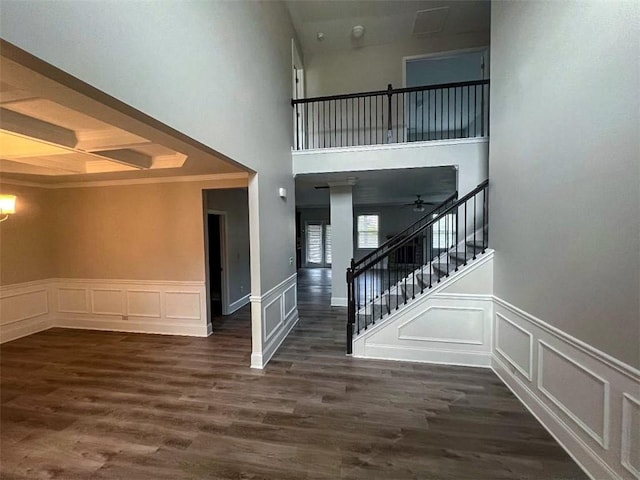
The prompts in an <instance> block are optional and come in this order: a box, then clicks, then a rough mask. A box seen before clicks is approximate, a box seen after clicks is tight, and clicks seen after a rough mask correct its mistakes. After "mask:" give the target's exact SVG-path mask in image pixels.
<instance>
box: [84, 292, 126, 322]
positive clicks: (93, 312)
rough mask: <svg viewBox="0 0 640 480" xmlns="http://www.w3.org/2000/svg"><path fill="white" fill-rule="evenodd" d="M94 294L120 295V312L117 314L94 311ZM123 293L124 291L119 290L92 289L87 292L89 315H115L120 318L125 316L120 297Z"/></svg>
mask: <svg viewBox="0 0 640 480" xmlns="http://www.w3.org/2000/svg"><path fill="white" fill-rule="evenodd" d="M96 292H114V293H115V292H117V293H119V294H120V311H119V312H106V311H104V312H102V311H100V310H96V297H95V293H96ZM123 293H124V290H122V289H121V288H92V289H91V290H90V292H89V296H90V298H91V302H90V305H91V313H92V314H93V315H117V316H121V315H126V314H127V313H126V312H127V311H126V310H125V309H124V308H123V305H122V302H123V299H122V295H123Z"/></svg>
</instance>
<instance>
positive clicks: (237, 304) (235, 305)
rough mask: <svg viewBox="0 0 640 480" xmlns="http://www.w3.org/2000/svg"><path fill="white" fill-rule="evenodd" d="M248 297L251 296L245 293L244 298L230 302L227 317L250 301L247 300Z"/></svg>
mask: <svg viewBox="0 0 640 480" xmlns="http://www.w3.org/2000/svg"><path fill="white" fill-rule="evenodd" d="M250 297H251V294H249V293H247V294H246V295H245V296H244V297H240V298H239V299H238V300H236V301H234V302H231V303H230V304H229V311H228V315H231V314H232V313H234V312H236V311H238V310H240V309H241V308H242V307H244V306H245V305H247V304H248V303H249V301H250V300H249V298H250Z"/></svg>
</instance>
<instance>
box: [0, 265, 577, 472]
mask: <svg viewBox="0 0 640 480" xmlns="http://www.w3.org/2000/svg"><path fill="white" fill-rule="evenodd" d="M329 286H330V277H329V271H328V270H302V271H301V272H300V276H299V309H300V322H299V325H298V326H297V328H296V329H295V330H294V331H293V332H292V333H291V335H290V336H289V338H288V339H287V340H286V341H285V343H284V344H283V346H282V347H281V349H280V350H279V352H278V353H277V354H276V356H275V357H274V358H273V360H272V361H271V362H270V364H269V365H268V367H267V368H266V369H265V370H264V371H260V370H252V369H250V368H248V365H249V357H250V313H249V309H248V308H244V309H242V310H241V311H240V312H238V313H237V314H235V315H233V316H230V317H228V318H224V319H219V320H217V321H216V322H215V324H214V329H215V333H214V335H213V336H211V337H209V338H188V337H175V336H160V335H139V334H125V333H109V332H92V331H80V330H64V329H52V330H48V331H46V332H42V333H38V334H36V335H32V336H29V337H26V338H22V339H19V340H16V341H13V342H10V343H7V344H4V345H2V347H1V349H0V354H1V358H0V360H1V366H2V370H1V394H2V398H1V402H2V403H1V424H0V436H1V441H2V443H1V445H0V447H1V450H0V460H1V467H0V478H2V479H13V478H20V479H23V478H29V479H40V478H55V479H76V478H78V479H127V480H129V479H130V480H137V479H153V480H160V479H172V480H175V479H238V480H239V479H277V480H287V479H295V480H303V479H362V478H365V479H368V480H371V479H385V480H392V479H434V480H435V479H455V480H458V479H478V480H482V479H522V480H524V479H529V480H532V479H584V478H586V476H585V475H584V474H583V473H582V472H581V471H580V470H579V468H578V467H577V466H576V465H575V463H574V462H573V461H572V460H571V459H570V458H569V457H568V456H567V454H566V453H564V451H563V450H562V448H560V446H558V444H557V443H556V442H555V441H554V440H553V439H552V438H551V437H550V436H549V435H548V434H547V433H546V431H545V430H544V429H543V428H542V427H541V426H540V425H539V424H538V423H537V422H536V420H535V419H534V418H533V417H532V416H531V415H530V414H529V413H528V412H527V411H526V410H525V409H524V407H522V406H521V404H520V403H519V402H518V400H517V399H516V398H515V397H514V396H513V395H512V394H511V393H510V392H509V391H508V390H507V388H506V387H505V386H504V385H503V384H502V383H501V382H500V380H499V379H498V378H497V377H496V376H495V375H494V374H493V373H492V372H491V371H490V370H486V369H473V368H461V367H446V366H431V365H419V364H412V363H403V362H384V361H368V360H358V359H352V358H349V357H346V356H345V355H344V354H343V352H344V343H345V332H344V322H345V320H344V316H345V311H344V309H339V308H331V307H329V306H328V303H329V302H328V299H329Z"/></svg>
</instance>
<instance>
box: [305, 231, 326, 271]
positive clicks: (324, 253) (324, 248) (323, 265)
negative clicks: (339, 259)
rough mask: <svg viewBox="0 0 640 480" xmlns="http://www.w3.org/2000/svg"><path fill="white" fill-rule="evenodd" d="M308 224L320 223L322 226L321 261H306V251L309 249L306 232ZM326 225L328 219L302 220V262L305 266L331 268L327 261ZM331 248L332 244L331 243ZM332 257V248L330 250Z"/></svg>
mask: <svg viewBox="0 0 640 480" xmlns="http://www.w3.org/2000/svg"><path fill="white" fill-rule="evenodd" d="M309 224H315V225H317V224H320V225H321V226H322V263H309V262H308V261H307V252H308V249H309V242H308V241H307V232H308V230H309ZM327 225H331V222H330V221H329V220H306V221H305V222H304V262H303V266H304V267H305V268H331V263H327V256H326V245H325V237H326V231H327ZM331 247H332V248H333V245H331ZM331 254H332V258H333V250H332V252H331Z"/></svg>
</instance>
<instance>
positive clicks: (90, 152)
mask: <svg viewBox="0 0 640 480" xmlns="http://www.w3.org/2000/svg"><path fill="white" fill-rule="evenodd" d="M50 68H51V69H53V67H50ZM105 97H106V96H105ZM113 101H114V102H116V103H117V100H115V99H113ZM130 110H131V111H132V112H134V113H135V111H134V110H133V109H130ZM136 115H137V114H136ZM143 117H144V115H141V116H139V117H134V116H128V115H126V114H123V113H122V112H121V111H120V110H117V109H116V108H115V107H114V106H112V105H109V104H105V103H103V102H101V101H99V100H96V99H94V98H90V97H87V96H86V95H84V94H83V93H81V92H79V91H77V90H75V89H74V88H70V87H69V86H67V85H62V84H60V83H57V82H56V81H54V80H52V79H51V78H48V77H46V76H43V75H42V74H41V73H39V72H36V71H34V70H31V69H29V68H27V67H25V66H23V65H21V64H20V63H17V62H16V61H14V60H13V59H9V58H6V57H5V56H4V55H3V56H0V180H4V181H8V180H13V181H27V182H32V183H43V184H47V183H74V184H75V183H78V182H88V181H100V180H128V179H136V178H141V177H169V176H171V177H176V176H194V175H215V174H220V173H225V174H226V173H240V172H242V171H243V169H241V168H240V167H239V166H238V165H237V164H235V163H234V162H232V161H231V160H229V159H226V158H223V157H221V156H218V154H217V153H216V152H213V151H212V150H211V149H207V148H206V147H204V146H201V145H199V144H198V143H197V142H192V141H191V140H190V139H188V138H187V137H184V136H180V134H177V132H174V131H172V130H171V129H170V128H169V127H166V126H164V125H162V124H159V122H156V125H157V126H155V127H154V126H151V125H150V124H149V123H147V121H146V120H144V118H143ZM141 118H143V119H142V120H141ZM245 171H246V170H245Z"/></svg>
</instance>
